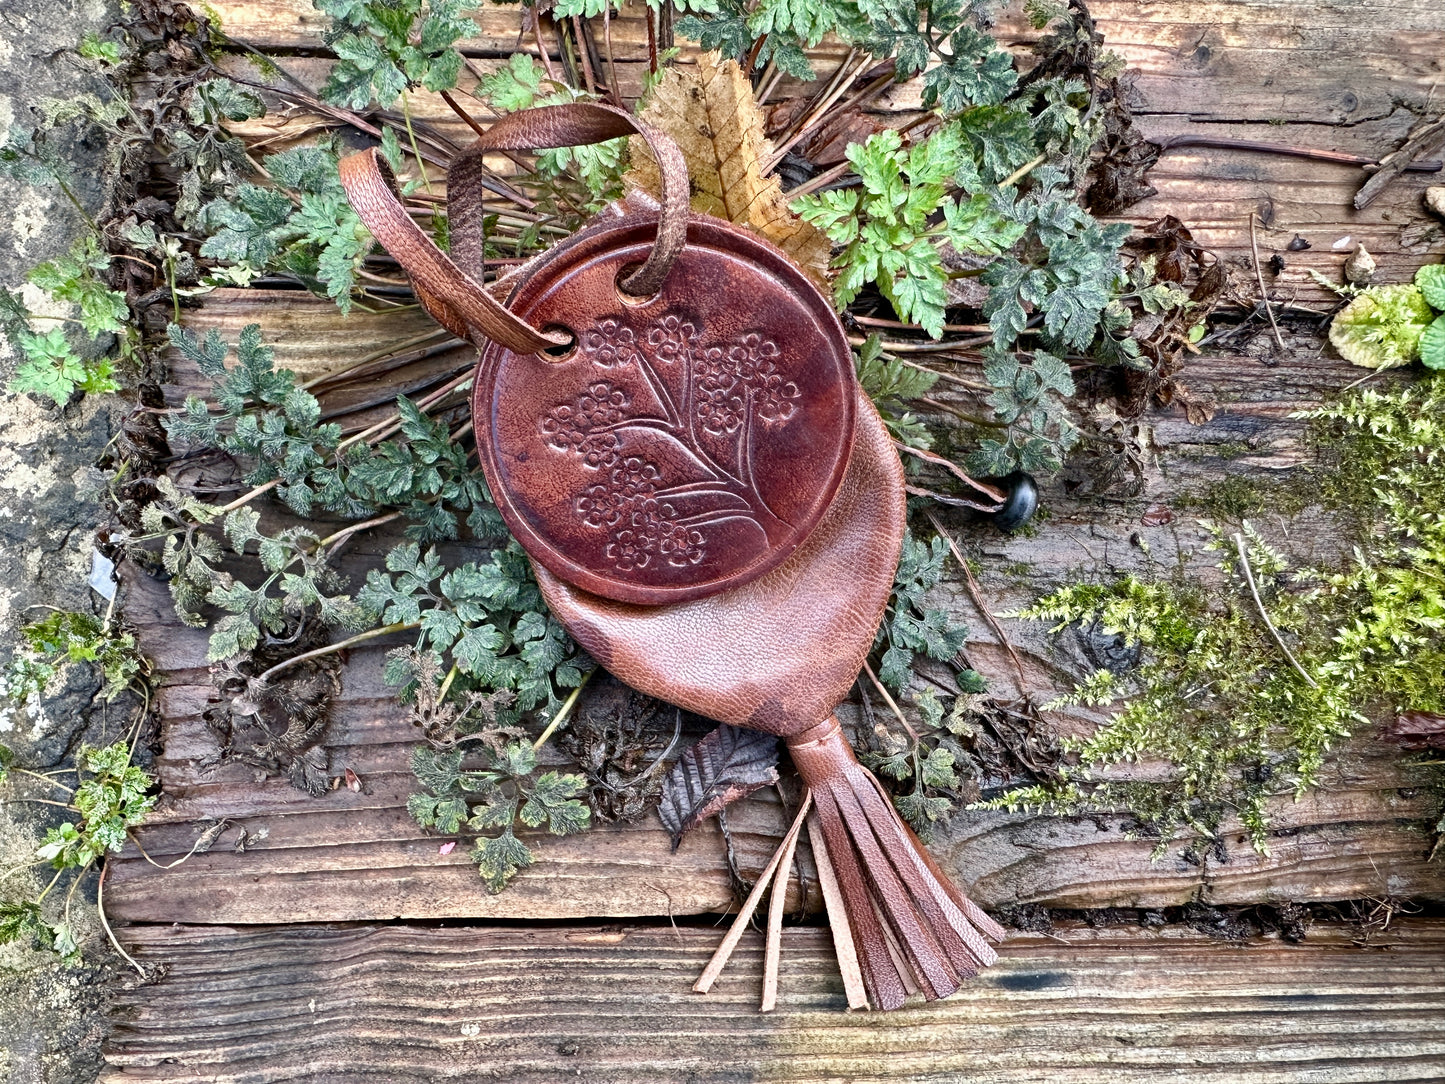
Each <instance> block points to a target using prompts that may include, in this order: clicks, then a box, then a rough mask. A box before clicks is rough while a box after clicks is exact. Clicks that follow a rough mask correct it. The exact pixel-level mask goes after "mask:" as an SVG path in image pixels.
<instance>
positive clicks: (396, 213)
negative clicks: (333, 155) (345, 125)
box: [341, 147, 569, 354]
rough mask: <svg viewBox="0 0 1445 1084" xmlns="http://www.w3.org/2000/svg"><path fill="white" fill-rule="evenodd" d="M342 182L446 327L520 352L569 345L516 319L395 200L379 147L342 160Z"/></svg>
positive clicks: (393, 183)
mask: <svg viewBox="0 0 1445 1084" xmlns="http://www.w3.org/2000/svg"><path fill="white" fill-rule="evenodd" d="M341 184H342V187H343V188H345V189H346V198H347V199H348V200H350V201H351V206H352V208H353V209H355V211H356V214H357V216H358V217H359V218H360V219H361V221H362V222H364V223H365V224H366V228H367V229H369V230H370V231H371V232H372V235H373V236H375V238H376V239H377V240H378V241H380V242H381V244H382V247H384V248H385V249H386V250H387V251H388V252H390V253H391V254H392V255H393V256H395V257H396V260H397V262H398V263H400V264H401V265H402V267H404V268H406V272H407V274H409V275H410V276H411V278H412V282H413V284H414V286H415V287H416V292H417V297H418V299H419V300H420V301H421V303H422V304H423V305H425V306H426V309H427V311H428V312H430V313H431V314H432V316H433V317H435V318H436V320H437V322H438V323H440V324H441V325H443V326H444V327H446V328H447V330H449V331H451V332H453V333H455V334H457V335H460V336H462V337H463V338H469V339H470V338H473V337H474V334H475V333H477V332H479V333H480V334H482V335H485V336H486V337H487V338H489V339H492V340H494V341H496V342H499V343H501V344H502V345H503V346H505V347H506V348H507V349H508V350H511V351H514V352H515V353H518V354H532V353H536V352H537V351H539V350H545V349H547V348H548V347H550V346H565V345H567V343H568V341H569V340H568V339H567V338H566V337H565V336H553V335H544V334H542V333H540V332H538V331H535V330H533V329H532V328H531V327H530V326H529V325H527V324H526V323H524V322H523V321H521V320H519V319H517V318H516V317H515V316H513V315H512V314H511V313H510V312H508V311H507V310H506V308H505V307H504V306H503V305H502V304H501V302H499V301H497V299H496V298H494V297H492V295H491V294H489V293H487V292H486V291H485V290H483V289H482V288H481V286H479V285H478V284H477V283H476V282H474V281H473V280H472V279H471V278H469V277H468V276H467V275H466V274H464V273H463V271H462V269H461V268H459V267H458V266H457V265H456V264H455V263H453V262H452V260H451V258H450V257H449V256H448V255H447V254H446V253H445V252H443V251H442V250H441V249H439V248H437V246H436V245H435V244H434V243H433V242H432V239H431V238H430V237H428V236H427V235H426V234H425V233H423V232H422V229H421V227H420V226H418V225H417V224H416V223H415V222H413V221H412V220H411V215H409V214H407V212H406V208H405V207H403V206H402V204H401V200H400V199H398V198H397V193H396V177H395V176H394V175H393V174H392V172H391V168H390V167H389V166H388V165H387V164H386V163H385V162H384V161H382V159H381V158H380V156H379V155H378V154H377V151H376V148H375V147H373V148H371V149H370V150H365V151H362V152H361V153H360V154H353V155H348V156H347V157H346V158H343V159H342V160H341Z"/></svg>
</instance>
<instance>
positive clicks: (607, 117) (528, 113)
mask: <svg viewBox="0 0 1445 1084" xmlns="http://www.w3.org/2000/svg"><path fill="white" fill-rule="evenodd" d="M634 132H635V133H637V134H638V135H641V136H642V137H643V138H644V139H645V140H646V141H647V144H648V146H649V147H650V148H651V149H652V153H653V154H654V155H655V156H656V157H657V160H658V164H659V166H660V167H661V174H662V211H661V215H660V218H659V220H658V227H657V241H656V243H655V244H654V245H653V249H652V253H651V255H649V256H648V258H647V261H646V262H645V263H644V264H643V265H642V267H641V268H640V269H638V270H637V271H636V272H634V273H633V274H632V275H630V276H629V277H628V278H627V279H626V280H625V281H624V282H623V283H622V284H621V285H622V288H623V289H624V290H626V291H627V292H628V293H630V294H635V295H639V296H651V295H652V294H654V293H656V292H657V290H658V289H659V288H660V287H661V285H662V282H663V280H664V279H665V278H666V277H667V273H668V271H669V270H670V269H671V267H672V262H673V260H674V259H676V257H677V254H678V253H679V252H680V251H682V246H683V244H684V243H685V242H686V240H687V215H688V199H689V194H688V180H687V163H686V161H685V160H684V159H683V157H682V152H681V151H680V150H678V147H677V144H675V143H674V142H673V141H672V140H671V139H670V138H668V137H667V136H666V135H663V134H662V133H661V132H658V131H657V130H655V129H653V128H651V127H649V126H648V125H646V124H644V123H643V122H641V121H639V120H638V119H637V118H635V117H633V116H631V115H630V114H628V113H625V112H623V111H622V110H620V109H617V108H614V107H613V106H610V105H602V104H600V103H596V102H573V103H571V104H569V105H553V106H541V107H538V108H536V109H527V110H523V111H522V112H520V113H514V114H512V115H511V116H509V117H504V118H503V119H502V120H499V121H498V122H497V123H496V124H494V125H493V126H492V127H491V129H490V130H488V132H487V134H486V136H485V137H484V138H482V139H479V140H477V142H476V143H474V144H473V145H472V146H471V147H469V148H468V149H467V150H465V151H463V152H462V153H461V154H460V155H458V156H457V158H456V160H455V161H454V162H453V164H452V167H451V170H450V171H449V173H448V195H447V212H448V217H449V219H450V220H451V222H452V223H453V236H454V238H456V240H455V242H454V243H455V244H456V247H457V254H458V260H459V261H460V263H461V265H462V267H467V268H469V269H475V270H476V271H477V273H478V274H480V271H481V263H482V261H481V256H482V218H483V203H482V190H481V185H480V181H481V176H480V170H481V160H482V155H483V154H485V153H486V152H488V151H494V150H524V149H538V150H546V149H549V148H554V147H576V146H583V145H586V144H590V143H601V142H603V141H605V140H608V139H615V138H617V137H618V136H623V135H629V134H632V133H634ZM341 184H342V187H344V188H345V189H346V196H347V199H348V200H350V201H351V206H352V207H353V208H354V209H355V211H356V213H357V215H358V216H359V217H360V218H361V221H362V222H363V223H365V224H366V228H367V229H369V230H370V231H371V233H372V235H373V236H374V237H375V238H376V239H377V240H378V241H379V242H380V243H381V245H382V247H383V248H385V249H386V250H387V251H388V252H390V253H391V255H392V256H394V257H395V258H396V261H397V262H398V263H399V264H401V265H402V267H403V268H405V269H406V272H407V274H408V275H410V276H411V279H412V283H413V286H414V287H415V289H416V293H417V298H418V299H419V300H420V301H421V303H422V305H423V306H424V307H425V308H426V310H427V311H428V312H429V313H431V315H432V317H433V318H434V319H435V320H436V321H437V322H438V323H440V324H442V325H443V326H444V327H446V328H447V329H448V330H449V331H451V332H453V333H454V334H456V335H459V336H461V337H462V338H467V339H472V340H473V341H474V342H475V341H476V339H477V338H479V337H481V336H485V337H486V338H488V339H492V340H493V341H495V342H498V343H501V344H502V345H503V346H505V347H506V348H507V349H508V350H511V351H513V352H514V353H518V354H531V353H536V352H537V351H541V350H545V349H547V348H548V347H556V346H565V345H567V343H568V341H569V340H568V339H567V338H566V337H565V336H560V335H550V334H547V333H545V332H541V331H538V330H536V329H534V328H532V327H531V326H530V325H528V324H527V323H525V322H524V321H522V320H519V319H518V318H517V317H516V316H513V315H512V313H510V312H509V311H507V309H506V307H505V306H504V305H502V304H501V302H499V301H497V300H496V298H494V297H492V296H491V294H489V293H487V292H486V291H485V290H484V289H482V287H481V285H480V283H479V282H477V281H476V280H475V279H473V278H471V277H470V276H469V275H468V274H467V273H466V272H465V271H463V270H462V267H459V266H458V265H457V262H458V261H454V260H453V259H452V258H451V257H450V256H448V255H447V254H446V253H444V252H442V250H441V249H439V248H437V246H436V245H435V244H434V243H433V242H432V240H431V238H430V237H428V236H427V235H426V233H425V232H423V231H422V229H421V227H420V226H418V225H417V224H416V223H415V222H413V221H412V219H411V216H410V215H409V214H408V213H407V211H406V208H405V207H403V206H402V203H401V200H400V199H399V198H398V195H397V189H396V177H395V176H394V175H393V174H392V171H391V169H390V168H389V167H388V166H387V164H386V163H385V162H384V161H383V160H382V159H381V158H380V156H379V155H378V154H377V151H376V148H372V149H370V150H366V151H362V152H361V153H359V154H353V155H349V156H348V157H346V158H343V159H342V160H341ZM478 345H480V344H479V343H478Z"/></svg>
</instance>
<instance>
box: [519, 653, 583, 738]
mask: <svg viewBox="0 0 1445 1084" xmlns="http://www.w3.org/2000/svg"><path fill="white" fill-rule="evenodd" d="M595 673H597V669H596V668H595V667H594V668H593V669H591V670H588V671H587V673H585V674H583V675H582V680H581V681H579V682H578V683H577V688H575V689H573V690H572V692H571V693H570V694H569V695H568V697H567V699H566V700H564V701H562V706H561V707H560V708H558V709H557V714H556V715H554V716H552V721H551V722H550V723H548V724H547V729H545V730H543V731H542V733H541V734H539V735H538V736H537V740H536V741H534V742H533V743H532V748H533V749H540V748H542V746H544V745H546V744H547V739H548V738H550V737H551V736H552V735H553V734H555V733H556V732H557V728H558V727H559V726H561V725H562V724H563V723H565V722H566V721H567V716H569V715H571V714H572V709H573V707H575V706H576V704H577V698H578V697H579V696H581V695H582V690H583V689H585V688H586V687H587V683H588V682H589V681H591V680H592V675H593V674H595Z"/></svg>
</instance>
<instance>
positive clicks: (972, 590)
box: [926, 510, 1029, 698]
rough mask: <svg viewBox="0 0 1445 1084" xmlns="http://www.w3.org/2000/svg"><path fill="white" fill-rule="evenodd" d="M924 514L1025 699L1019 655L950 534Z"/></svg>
mask: <svg viewBox="0 0 1445 1084" xmlns="http://www.w3.org/2000/svg"><path fill="white" fill-rule="evenodd" d="M926 514H927V516H928V522H929V523H931V524H933V529H934V530H935V531H937V532H938V536H939V537H940V538H942V539H943V540H944V541H945V542H947V543H948V548H949V549H950V550H952V551H953V559H954V560H955V561H957V562H958V567H959V568H961V569H963V582H964V583H965V584H967V585H968V594H969V597H970V598H972V599H973V604H974V605H975V606H977V607H978V612H979V613H981V614H983V619H984V621H986V622H987V623H988V627H989V628H991V629H992V630H993V634H994V635H995V636H997V637H998V642H999V643H1001V644H1003V647H1004V650H1005V651H1007V652H1008V657H1009V660H1010V661H1011V662H1012V663H1013V665H1014V673H1015V674H1017V675H1018V679H1019V696H1021V697H1025V698H1026V697H1027V696H1028V695H1029V691H1028V684H1027V679H1026V678H1025V677H1024V664H1023V661H1022V660H1021V659H1020V658H1019V653H1018V652H1017V651H1015V650H1014V645H1013V644H1012V643H1010V642H1009V638H1008V637H1007V636H1005V635H1004V631H1003V628H1002V627H1001V626H1000V625H999V623H998V621H997V620H996V619H995V618H994V616H993V613H992V611H990V610H989V608H988V607H987V606H985V605H984V604H983V593H982V592H981V591H980V590H979V587H978V581H977V580H976V579H974V576H973V569H971V568H969V567H968V562H967V561H966V560H964V558H963V552H962V551H961V550H960V549H959V548H958V543H957V542H955V541H954V540H953V536H952V535H951V534H949V533H948V532H947V531H945V530H944V529H943V524H942V523H939V522H938V517H937V516H935V515H934V514H933V512H932V510H929V511H928V512H927V513H926Z"/></svg>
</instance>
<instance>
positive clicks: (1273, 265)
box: [1269, 252, 1284, 275]
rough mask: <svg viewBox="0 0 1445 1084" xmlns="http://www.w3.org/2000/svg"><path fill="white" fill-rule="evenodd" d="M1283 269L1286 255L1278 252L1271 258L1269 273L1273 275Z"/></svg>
mask: <svg viewBox="0 0 1445 1084" xmlns="http://www.w3.org/2000/svg"><path fill="white" fill-rule="evenodd" d="M1283 270H1284V257H1283V256H1281V255H1280V254H1279V253H1278V252H1276V253H1275V254H1274V255H1273V256H1271V257H1270V258H1269V273H1270V274H1271V275H1278V274H1279V273H1280V272H1281V271H1283Z"/></svg>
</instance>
